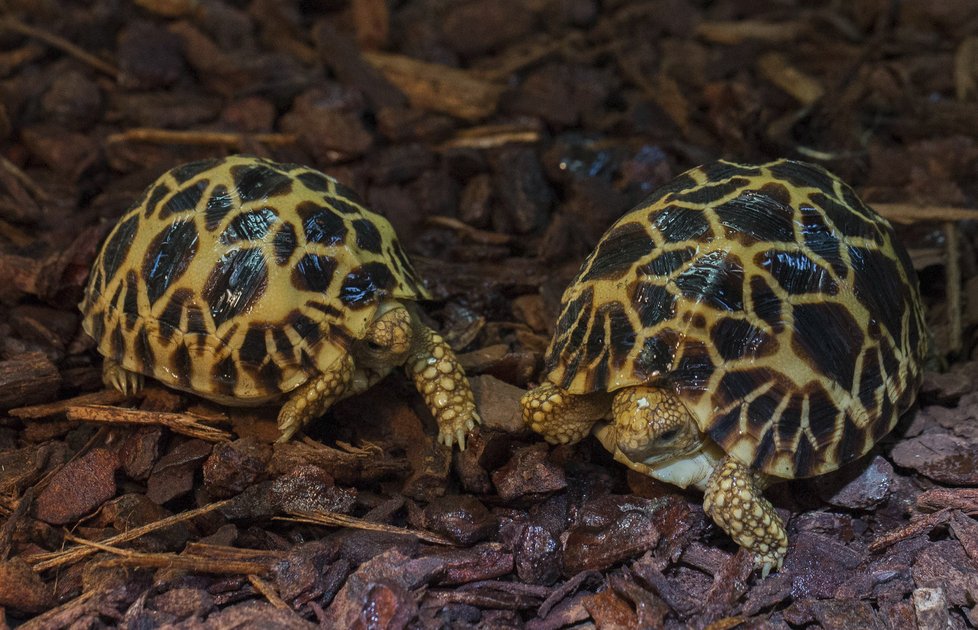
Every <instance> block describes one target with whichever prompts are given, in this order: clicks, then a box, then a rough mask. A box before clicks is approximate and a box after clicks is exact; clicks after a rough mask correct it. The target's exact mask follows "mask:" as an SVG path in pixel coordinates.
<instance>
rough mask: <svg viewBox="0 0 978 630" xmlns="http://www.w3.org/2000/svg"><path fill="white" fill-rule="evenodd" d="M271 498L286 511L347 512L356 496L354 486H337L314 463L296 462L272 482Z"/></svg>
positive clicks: (330, 476)
mask: <svg viewBox="0 0 978 630" xmlns="http://www.w3.org/2000/svg"><path fill="white" fill-rule="evenodd" d="M271 491H272V498H273V499H274V501H275V502H276V503H277V504H278V505H280V506H281V507H282V509H283V510H285V511H286V512H338V513H341V514H349V512H350V510H351V509H353V504H354V503H355V502H356V500H357V491H356V489H355V488H338V487H336V486H335V485H333V476H332V475H330V474H329V473H328V472H326V471H325V470H323V469H322V468H320V467H319V466H313V465H308V464H307V465H302V466H296V467H295V468H293V469H292V470H291V471H289V472H288V473H287V474H285V475H282V476H281V477H279V478H277V479H275V481H274V482H273V483H272V488H271Z"/></svg>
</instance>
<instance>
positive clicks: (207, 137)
mask: <svg viewBox="0 0 978 630" xmlns="http://www.w3.org/2000/svg"><path fill="white" fill-rule="evenodd" d="M296 139H297V137H296V135H295V134H294V133H253V134H248V133H234V132H230V131H177V130H174V129H156V128H152V127H134V128H132V129H126V130H125V131H123V132H121V133H114V134H112V135H110V136H109V137H108V138H107V139H106V142H108V143H109V144H115V143H119V142H152V143H154V144H194V145H199V144H216V145H222V146H228V147H237V148H240V147H242V146H247V145H249V144H251V143H259V144H265V145H269V146H286V145H290V144H295V142H296Z"/></svg>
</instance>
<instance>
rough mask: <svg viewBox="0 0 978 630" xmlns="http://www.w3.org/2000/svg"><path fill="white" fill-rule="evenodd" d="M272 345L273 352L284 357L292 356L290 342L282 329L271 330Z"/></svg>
mask: <svg viewBox="0 0 978 630" xmlns="http://www.w3.org/2000/svg"><path fill="white" fill-rule="evenodd" d="M272 343H274V344H275V352H277V353H279V354H282V355H286V356H290V355H291V354H292V340H291V339H289V336H288V335H287V334H285V330H283V329H282V328H272Z"/></svg>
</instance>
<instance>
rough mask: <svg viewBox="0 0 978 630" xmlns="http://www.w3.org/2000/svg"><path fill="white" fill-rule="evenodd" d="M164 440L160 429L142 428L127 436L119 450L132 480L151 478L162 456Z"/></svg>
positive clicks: (127, 473)
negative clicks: (161, 444)
mask: <svg viewBox="0 0 978 630" xmlns="http://www.w3.org/2000/svg"><path fill="white" fill-rule="evenodd" d="M162 439H163V429H161V428H160V427H140V428H138V429H136V430H135V431H133V432H132V433H130V434H129V435H127V436H126V439H125V440H124V441H123V442H122V446H121V447H120V449H119V460H120V461H121V462H122V470H123V471H125V473H126V475H128V476H129V478H130V479H133V480H135V481H143V480H145V479H146V478H147V477H149V475H150V473H151V472H153V466H155V465H156V460H157V458H158V457H159V456H160V443H161V441H162Z"/></svg>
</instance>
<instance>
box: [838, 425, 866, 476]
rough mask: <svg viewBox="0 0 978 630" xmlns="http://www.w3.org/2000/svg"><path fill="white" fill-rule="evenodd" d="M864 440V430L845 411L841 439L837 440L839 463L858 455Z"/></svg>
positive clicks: (853, 458) (848, 460) (851, 459)
mask: <svg viewBox="0 0 978 630" xmlns="http://www.w3.org/2000/svg"><path fill="white" fill-rule="evenodd" d="M865 442H866V432H865V431H863V430H862V429H860V428H859V427H857V426H856V424H855V423H854V422H853V421H852V418H850V417H849V414H848V413H846V419H845V422H844V423H843V425H842V439H840V440H839V455H838V457H839V464H840V465H841V464H845V463H847V462H851V461H853V460H855V459H856V458H858V457H860V456H861V455H862V454H863V453H862V448H863V446H864V445H865Z"/></svg>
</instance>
